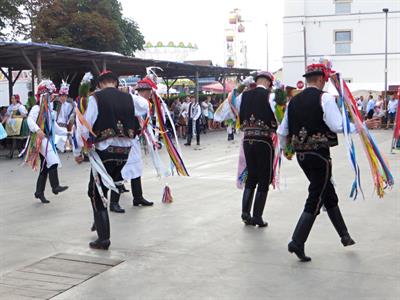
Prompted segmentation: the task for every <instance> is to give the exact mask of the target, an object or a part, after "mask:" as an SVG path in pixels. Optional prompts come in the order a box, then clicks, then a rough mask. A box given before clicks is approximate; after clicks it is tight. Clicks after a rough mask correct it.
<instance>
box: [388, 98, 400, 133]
mask: <svg viewBox="0 0 400 300" xmlns="http://www.w3.org/2000/svg"><path fill="white" fill-rule="evenodd" d="M398 103H399V100H397V99H395V98H394V97H393V96H392V97H391V98H390V100H389V102H388V106H387V108H388V109H387V112H388V120H387V126H386V129H389V126H390V124H394V120H395V118H396V113H397V108H398Z"/></svg>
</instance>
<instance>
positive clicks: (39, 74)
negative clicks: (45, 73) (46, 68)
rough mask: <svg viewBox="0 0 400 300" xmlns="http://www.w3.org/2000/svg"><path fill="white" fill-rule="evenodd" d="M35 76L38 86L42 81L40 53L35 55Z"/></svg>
mask: <svg viewBox="0 0 400 300" xmlns="http://www.w3.org/2000/svg"><path fill="white" fill-rule="evenodd" d="M36 76H37V82H38V84H39V83H40V82H41V81H42V54H41V52H40V51H38V52H37V54H36Z"/></svg>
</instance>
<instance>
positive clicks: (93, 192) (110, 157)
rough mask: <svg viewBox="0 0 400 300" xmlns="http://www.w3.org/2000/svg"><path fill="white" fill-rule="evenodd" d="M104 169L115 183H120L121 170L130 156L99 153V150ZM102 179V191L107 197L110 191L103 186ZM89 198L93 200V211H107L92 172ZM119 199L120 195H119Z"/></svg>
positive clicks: (105, 152)
mask: <svg viewBox="0 0 400 300" xmlns="http://www.w3.org/2000/svg"><path fill="white" fill-rule="evenodd" d="M97 153H98V154H99V156H100V158H101V160H102V162H103V164H104V167H105V168H106V170H107V173H108V174H109V175H110V176H111V177H112V178H113V179H114V181H118V179H119V178H120V176H121V170H122V168H123V167H124V165H125V163H126V161H127V159H128V154H124V153H109V152H107V151H99V150H97ZM99 177H100V176H99ZM99 179H100V185H101V189H102V190H103V194H104V196H105V197H107V192H108V189H107V188H106V187H105V186H104V185H103V183H102V182H101V178H99ZM88 196H89V198H90V199H91V202H92V207H93V211H101V210H107V207H104V204H103V201H102V200H101V196H100V194H99V191H98V190H97V188H96V183H95V181H94V177H93V174H92V172H90V181H89V186H88ZM118 197H119V194H118Z"/></svg>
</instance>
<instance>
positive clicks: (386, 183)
mask: <svg viewBox="0 0 400 300" xmlns="http://www.w3.org/2000/svg"><path fill="white" fill-rule="evenodd" d="M330 79H331V82H332V83H333V85H334V87H335V88H336V90H337V91H338V94H339V97H340V103H339V104H340V106H341V107H342V117H343V127H344V133H345V140H346V147H347V149H348V151H349V157H350V160H351V162H352V167H353V170H354V181H353V185H352V189H351V193H350V196H351V197H353V198H354V199H355V198H356V197H357V194H358V191H361V192H362V189H361V182H360V168H359V166H358V163H357V157H356V152H355V147H354V143H353V140H352V139H351V136H350V134H349V133H350V122H351V121H352V122H353V123H354V125H355V127H356V130H357V132H358V135H359V137H360V140H361V144H362V145H363V148H364V152H365V155H366V157H367V159H368V162H369V166H370V171H371V175H372V178H373V182H374V186H375V190H376V193H377V195H378V197H379V198H382V197H383V196H384V191H385V189H387V188H390V187H392V186H393V184H394V178H393V175H392V174H391V172H390V168H389V165H388V163H387V161H386V159H385V158H384V156H383V155H382V153H381V151H380V150H379V148H378V146H377V143H376V141H375V139H374V138H373V136H372V135H371V133H370V132H369V130H368V129H367V127H366V126H365V124H363V121H362V117H361V114H360V112H359V111H358V108H357V104H356V101H355V99H354V97H353V95H352V94H351V92H350V89H349V88H348V86H347V84H346V82H344V80H343V79H342V78H341V76H340V74H339V73H334V74H331V76H330Z"/></svg>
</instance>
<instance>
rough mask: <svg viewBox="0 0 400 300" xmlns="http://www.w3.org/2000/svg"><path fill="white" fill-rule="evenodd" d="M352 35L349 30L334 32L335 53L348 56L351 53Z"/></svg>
mask: <svg viewBox="0 0 400 300" xmlns="http://www.w3.org/2000/svg"><path fill="white" fill-rule="evenodd" d="M351 41H352V34H351V30H336V31H335V48H336V49H335V53H336V54H349V53H350V52H351Z"/></svg>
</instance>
